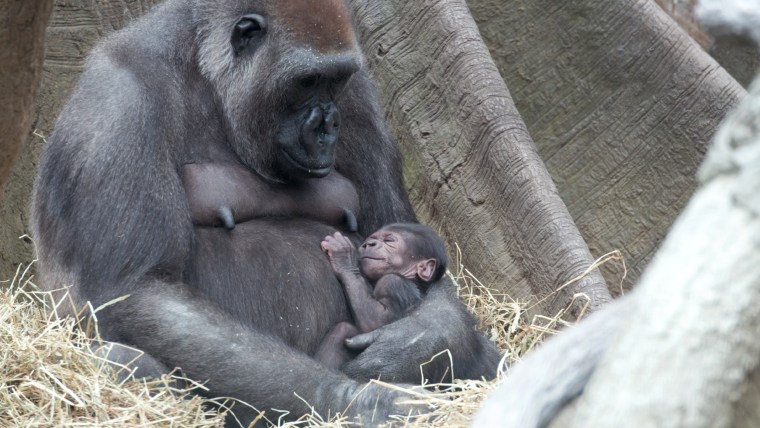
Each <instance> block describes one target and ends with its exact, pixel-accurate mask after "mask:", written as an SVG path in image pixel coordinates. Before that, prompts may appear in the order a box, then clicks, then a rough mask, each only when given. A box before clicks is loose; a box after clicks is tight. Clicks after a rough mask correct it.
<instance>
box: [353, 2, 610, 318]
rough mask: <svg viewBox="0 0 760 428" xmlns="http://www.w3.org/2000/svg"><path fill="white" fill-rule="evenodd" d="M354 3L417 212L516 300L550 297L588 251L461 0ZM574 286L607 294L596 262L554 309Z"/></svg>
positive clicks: (579, 268)
mask: <svg viewBox="0 0 760 428" xmlns="http://www.w3.org/2000/svg"><path fill="white" fill-rule="evenodd" d="M352 4H353V6H354V10H355V12H356V20H357V22H358V26H359V33H360V39H361V43H362V46H363V47H364V51H365V55H366V57H367V61H368V63H369V66H370V69H371V71H372V72H373V74H374V77H375V78H376V79H377V81H378V83H379V87H380V94H381V99H382V100H383V102H384V107H385V110H386V116H387V117H388V120H389V123H390V125H391V128H392V129H393V130H394V131H395V134H396V136H397V138H398V140H399V142H400V145H401V147H402V151H403V154H404V159H405V177H406V180H407V185H408V186H409V188H410V196H411V199H412V203H413V204H414V205H415V208H416V210H417V213H418V214H419V215H420V217H421V219H422V220H423V221H425V222H427V223H430V224H431V225H433V226H434V227H435V228H437V229H439V230H441V232H442V233H443V235H444V236H446V237H447V239H448V242H449V244H450V245H453V244H455V243H456V244H458V245H459V247H460V248H461V250H462V254H463V262H464V264H465V266H467V267H468V268H469V269H470V270H472V271H473V272H474V273H475V275H476V276H477V277H478V278H479V279H480V280H481V281H483V282H484V283H486V284H489V285H490V286H494V287H498V288H500V289H502V290H503V291H506V292H508V293H509V295H510V296H511V297H513V298H517V299H526V298H528V296H538V297H544V296H548V295H550V294H551V293H552V292H553V291H554V290H555V288H556V287H558V286H559V285H561V284H563V283H565V282H566V281H568V280H570V279H571V278H574V277H575V276H577V275H579V274H580V273H581V272H583V271H584V270H585V269H587V268H588V267H589V266H590V265H591V264H592V262H593V259H592V257H591V254H590V253H589V250H588V247H587V245H586V243H585V242H584V241H583V239H582V238H581V236H580V234H579V233H578V230H577V228H576V226H575V224H574V223H573V220H572V218H571V217H570V216H569V214H568V212H567V209H566V208H565V205H564V204H563V202H562V200H561V199H560V197H559V195H558V194H557V190H556V188H555V186H554V184H553V183H552V180H551V178H550V176H549V174H548V173H547V171H546V169H545V167H544V165H543V162H542V161H541V159H540V158H539V156H538V154H537V152H536V148H535V146H534V144H533V142H532V140H531V138H530V136H529V135H528V131H527V130H526V128H525V125H524V124H523V122H522V119H521V118H520V115H519V114H518V113H517V110H516V109H515V107H514V104H513V102H512V99H511V97H510V94H509V91H508V90H507V87H506V86H505V84H504V82H503V80H502V79H501V77H500V76H499V73H498V71H497V69H496V67H495V65H494V64H493V62H492V60H491V58H490V56H489V54H488V50H487V48H486V47H485V45H484V44H483V42H482V40H481V38H480V36H479V34H478V30H477V27H476V26H475V23H474V21H473V20H472V17H471V16H470V14H469V11H468V10H467V6H466V5H465V3H464V0H437V1H435V0H430V1H424V2H409V1H404V0H388V1H382V2H378V1H375V0H354V1H352ZM575 293H585V294H586V295H587V296H588V297H589V298H590V299H591V303H592V306H593V307H596V306H599V305H601V304H603V303H606V302H607V301H608V300H609V298H610V296H609V293H608V292H607V289H606V285H605V283H604V281H603V279H602V277H601V275H600V274H599V272H598V271H596V270H594V271H592V273H591V274H590V275H588V276H587V277H585V278H584V279H583V280H581V281H580V282H578V283H576V284H574V285H572V286H570V287H567V288H566V289H564V290H562V291H561V292H558V293H555V294H554V295H552V297H551V298H550V299H548V300H547V301H546V302H545V305H544V307H543V309H544V310H547V311H549V312H551V313H555V312H556V311H557V310H558V309H559V308H561V307H563V306H565V305H567V304H568V303H569V302H570V300H571V298H572V296H573V294H575ZM576 309H577V308H576Z"/></svg>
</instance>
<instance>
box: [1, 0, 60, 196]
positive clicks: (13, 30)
mask: <svg viewBox="0 0 760 428" xmlns="http://www.w3.org/2000/svg"><path fill="white" fill-rule="evenodd" d="M52 8H53V1H52V0H8V1H5V2H3V3H2V4H1V5H0V23H2V26H0V46H2V48H0V64H2V67H0V191H1V190H2V188H3V183H5V180H6V178H8V175H9V174H10V170H11V165H12V164H13V161H14V160H15V159H16V155H18V153H19V151H20V150H21V146H22V143H23V142H24V140H25V139H26V137H27V134H28V132H29V127H30V126H31V125H32V105H33V103H34V97H35V95H36V93H37V86H38V85H39V82H40V73H41V70H42V60H43V57H44V53H45V48H44V41H45V27H46V26H47V22H48V18H49V17H50V11H51V10H52ZM1 196H2V194H0V197H1Z"/></svg>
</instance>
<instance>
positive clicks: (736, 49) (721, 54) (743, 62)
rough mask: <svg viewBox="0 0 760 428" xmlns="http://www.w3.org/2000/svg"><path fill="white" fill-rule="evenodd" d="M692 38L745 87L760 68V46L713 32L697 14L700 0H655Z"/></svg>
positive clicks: (747, 39) (739, 37)
mask: <svg viewBox="0 0 760 428" xmlns="http://www.w3.org/2000/svg"><path fill="white" fill-rule="evenodd" d="M656 1H657V4H658V5H660V7H662V8H663V10H665V12H667V13H668V15H670V16H671V17H672V18H673V19H674V20H675V21H676V22H677V23H678V25H680V26H681V28H683V29H684V31H686V32H687V33H689V35H690V36H691V38H692V39H694V40H695V41H696V42H697V43H699V45H700V46H702V48H704V49H705V50H706V51H707V52H709V53H710V55H712V57H713V58H715V60H716V61H718V62H719V63H720V65H721V66H723V68H725V69H726V71H728V73H729V74H731V76H733V77H734V79H736V81H737V82H739V83H741V84H742V86H744V87H745V88H746V87H747V86H749V83H750V82H751V81H752V79H753V78H754V77H755V74H757V72H758V69H759V68H760V50H758V48H757V46H755V44H754V43H752V40H751V39H750V38H748V37H744V36H740V35H736V34H730V35H723V34H721V35H711V34H709V33H708V32H707V31H705V29H704V27H703V26H702V25H701V24H700V23H699V21H698V20H697V17H696V14H695V7H696V5H697V0H656Z"/></svg>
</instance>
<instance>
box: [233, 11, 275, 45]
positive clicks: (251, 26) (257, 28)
mask: <svg viewBox="0 0 760 428" xmlns="http://www.w3.org/2000/svg"><path fill="white" fill-rule="evenodd" d="M266 31H267V20H266V18H264V17H263V16H261V15H256V14H251V15H245V16H244V17H242V18H241V19H240V20H239V21H238V22H237V23H235V28H233V29H232V38H231V40H230V42H231V43H232V49H234V50H235V55H240V54H241V53H242V52H243V51H245V50H246V49H248V48H249V47H250V44H251V40H253V39H255V38H258V37H261V36H263V35H264V34H265V33H266Z"/></svg>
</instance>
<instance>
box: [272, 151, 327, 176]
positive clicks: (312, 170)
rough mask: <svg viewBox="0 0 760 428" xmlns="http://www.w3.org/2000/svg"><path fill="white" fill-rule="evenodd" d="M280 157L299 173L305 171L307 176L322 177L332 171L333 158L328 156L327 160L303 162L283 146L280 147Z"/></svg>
mask: <svg viewBox="0 0 760 428" xmlns="http://www.w3.org/2000/svg"><path fill="white" fill-rule="evenodd" d="M282 157H283V158H284V159H285V160H286V161H287V163H288V164H290V167H291V168H292V169H294V170H296V171H299V172H301V173H305V174H306V175H307V176H309V177H317V178H322V177H326V176H327V174H329V173H330V171H332V167H333V163H334V159H332V158H330V159H329V161H328V162H313V163H312V162H305V161H301V160H297V159H296V157H295V156H293V155H291V154H290V153H288V151H287V150H286V149H285V148H282Z"/></svg>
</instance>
